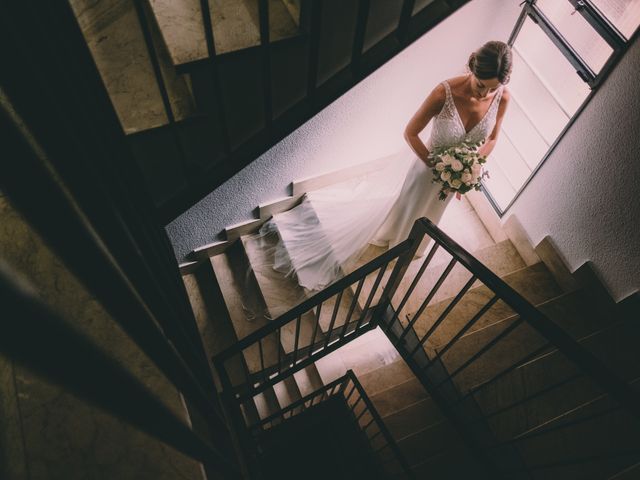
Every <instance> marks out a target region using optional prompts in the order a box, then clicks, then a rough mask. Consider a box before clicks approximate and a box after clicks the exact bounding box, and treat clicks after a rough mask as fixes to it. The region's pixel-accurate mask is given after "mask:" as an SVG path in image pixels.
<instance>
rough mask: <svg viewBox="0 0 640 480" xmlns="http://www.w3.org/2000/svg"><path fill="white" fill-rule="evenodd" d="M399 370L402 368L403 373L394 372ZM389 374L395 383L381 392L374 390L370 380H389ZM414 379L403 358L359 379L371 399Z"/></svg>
mask: <svg viewBox="0 0 640 480" xmlns="http://www.w3.org/2000/svg"><path fill="white" fill-rule="evenodd" d="M398 368H400V370H401V371H400V372H394V370H396V369H398ZM387 372H391V374H392V379H393V383H391V384H390V385H388V386H386V387H384V388H382V389H380V390H377V389H374V388H373V387H372V386H371V385H370V383H371V381H370V380H369V379H372V378H373V379H375V380H376V381H379V379H380V378H382V377H384V378H387ZM412 378H415V375H414V373H413V371H412V370H411V368H410V367H409V366H408V365H407V364H406V363H405V361H404V360H403V359H402V358H398V359H397V360H394V361H393V362H391V363H388V364H386V365H383V366H381V367H380V368H376V369H375V370H372V371H370V372H367V373H365V374H364V375H362V376H359V377H358V379H359V380H360V384H361V385H362V386H363V388H364V389H365V391H366V392H367V395H369V397H372V396H373V395H377V394H378V393H380V392H382V391H384V390H387V389H388V388H391V387H394V386H396V385H399V384H401V383H403V382H405V381H407V380H411V379H412Z"/></svg>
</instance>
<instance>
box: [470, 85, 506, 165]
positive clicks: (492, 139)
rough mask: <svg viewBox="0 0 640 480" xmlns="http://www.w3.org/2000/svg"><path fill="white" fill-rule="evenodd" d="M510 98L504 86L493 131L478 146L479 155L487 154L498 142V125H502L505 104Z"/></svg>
mask: <svg viewBox="0 0 640 480" xmlns="http://www.w3.org/2000/svg"><path fill="white" fill-rule="evenodd" d="M510 99H511V94H510V93H509V91H508V90H507V89H506V88H505V89H504V92H502V98H501V99H500V105H498V114H497V115H496V124H495V126H494V127H493V131H492V132H491V135H489V136H488V137H487V140H486V141H485V142H484V145H482V147H480V149H479V150H478V152H479V153H480V155H489V154H490V153H491V152H492V151H493V148H494V147H495V146H496V143H497V142H498V135H499V134H500V126H501V125H502V119H503V118H504V112H506V111H507V106H509V100H510Z"/></svg>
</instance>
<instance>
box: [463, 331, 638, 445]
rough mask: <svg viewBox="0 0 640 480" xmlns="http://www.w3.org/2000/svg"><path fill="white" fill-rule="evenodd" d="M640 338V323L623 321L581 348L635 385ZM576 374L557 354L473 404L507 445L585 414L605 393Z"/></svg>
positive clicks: (508, 377) (485, 391)
mask: <svg viewBox="0 0 640 480" xmlns="http://www.w3.org/2000/svg"><path fill="white" fill-rule="evenodd" d="M639 335H640V326H639V325H637V322H634V321H623V322H620V323H619V324H616V325H612V326H610V327H609V328H607V329H604V330H600V331H598V332H597V333H594V334H591V335H588V336H587V337H586V338H583V339H581V340H580V343H581V344H582V345H583V346H584V347H585V348H587V349H589V350H590V351H591V352H592V353H594V355H596V356H597V357H598V358H600V359H601V360H602V361H603V362H604V363H605V365H606V366H607V367H609V368H610V369H611V371H613V372H615V373H616V374H617V375H618V376H619V377H621V378H623V379H625V380H627V381H631V380H633V379H636V378H637V377H639V376H640V367H639V366H640V351H638V349H637V348H636V339H637V338H638V336H639ZM577 373H579V371H578V369H577V367H576V366H574V365H573V363H572V362H570V361H569V360H568V359H566V358H565V357H564V356H563V355H562V354H560V353H559V352H557V351H555V352H552V353H549V354H547V355H545V356H543V357H540V358H538V359H537V360H535V361H532V362H529V363H527V364H525V365H523V366H521V367H520V368H518V369H516V370H515V371H513V372H511V373H510V374H508V375H506V376H504V377H502V378H500V379H498V380H497V381H495V382H493V383H491V384H488V385H486V386H485V387H483V388H482V389H481V390H480V391H478V392H477V393H476V394H475V399H476V401H477V402H478V404H479V405H480V407H481V408H482V409H483V411H484V412H485V414H489V415H491V418H490V422H491V425H492V427H493V429H494V431H495V432H496V434H497V436H498V437H499V438H502V439H509V438H512V437H514V436H515V435H518V434H520V433H522V432H525V431H528V430H530V429H532V428H535V427H537V426H539V425H541V424H544V423H545V422H548V421H550V420H553V419H554V418H557V417H560V416H562V415H564V414H566V413H567V412H571V411H572V410H574V409H578V410H581V411H583V412H584V411H586V409H583V408H585V407H582V405H585V404H588V402H589V401H591V400H593V399H596V398H597V397H599V396H600V395H601V392H602V391H601V389H600V388H599V387H597V386H596V385H595V384H594V383H593V382H592V381H591V380H589V379H588V378H586V377H585V376H579V377H577V378H573V376H574V375H576V374H577ZM638 386H639V385H638V383H636V384H635V387H636V388H638Z"/></svg>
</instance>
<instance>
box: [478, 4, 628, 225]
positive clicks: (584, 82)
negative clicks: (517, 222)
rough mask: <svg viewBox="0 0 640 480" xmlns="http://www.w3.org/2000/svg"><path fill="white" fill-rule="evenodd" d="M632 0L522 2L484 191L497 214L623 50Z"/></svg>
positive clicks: (511, 39)
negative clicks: (506, 101)
mask: <svg viewBox="0 0 640 480" xmlns="http://www.w3.org/2000/svg"><path fill="white" fill-rule="evenodd" d="M639 24H640V0H527V1H526V2H525V3H524V6H523V11H522V14H521V15H520V18H519V19H518V22H517V24H516V26H515V28H514V30H513V33H512V35H511V38H510V40H509V43H510V45H511V46H512V48H513V57H514V58H513V61H514V66H513V74H512V77H511V82H510V83H509V90H510V92H511V100H512V101H511V104H510V106H509V110H508V111H507V113H506V115H505V119H504V122H503V124H502V131H501V133H500V135H501V138H500V141H499V142H498V144H497V145H496V148H495V150H494V151H493V153H492V155H491V157H492V158H491V162H490V164H489V168H488V170H489V174H490V177H489V178H488V179H485V180H484V186H485V192H486V194H487V196H488V197H489V199H490V200H491V201H492V203H493V205H494V207H495V208H496V210H497V211H498V213H499V214H503V213H504V212H505V211H506V210H507V208H509V206H510V205H511V204H512V203H513V201H514V200H515V198H516V197H517V196H518V194H519V193H520V192H521V191H522V189H523V188H524V186H525V185H526V183H527V182H528V181H529V179H530V178H531V177H532V176H533V175H534V174H535V172H536V169H537V168H538V167H539V166H540V165H541V164H542V162H543V161H544V159H545V158H546V157H547V156H548V154H549V152H550V151H551V149H552V148H553V146H554V145H555V143H556V142H557V141H558V139H559V138H560V137H561V136H562V135H563V133H564V131H565V130H566V129H567V127H568V125H569V124H570V123H571V121H572V119H573V118H574V117H575V116H576V115H577V114H578V113H579V111H580V109H581V107H582V106H583V105H584V104H585V102H586V101H588V97H589V95H590V93H591V91H592V90H594V89H596V88H597V87H598V85H600V83H601V82H602V80H603V79H604V78H605V76H606V75H607V74H608V73H609V72H610V71H611V69H612V68H613V65H614V63H615V61H616V60H617V59H618V58H619V57H620V56H621V55H622V54H623V53H624V51H625V50H626V48H627V47H628V44H629V41H630V39H631V38H632V37H633V36H634V35H635V32H636V30H637V28H638V25H639Z"/></svg>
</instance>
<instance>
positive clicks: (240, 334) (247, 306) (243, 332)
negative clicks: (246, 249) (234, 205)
mask: <svg viewBox="0 0 640 480" xmlns="http://www.w3.org/2000/svg"><path fill="white" fill-rule="evenodd" d="M210 262H211V265H212V267H213V271H214V273H215V276H216V279H217V281H218V285H219V286H220V290H221V292H222V295H223V297H224V303H225V305H226V307H227V311H228V315H229V317H230V319H231V323H232V325H233V328H234V330H235V333H236V336H237V338H238V340H241V339H243V338H244V337H246V336H247V335H250V334H251V333H253V332H255V331H256V330H258V329H259V328H261V327H263V326H265V325H269V323H270V321H271V320H270V319H269V318H268V315H265V312H266V306H265V305H264V301H263V300H262V297H261V294H260V291H259V289H258V286H257V284H256V283H255V279H254V278H253V276H252V275H251V273H250V269H249V265H248V262H247V260H246V258H245V256H244V253H243V250H242V245H241V244H240V243H239V242H235V243H234V244H233V245H231V246H230V247H229V248H228V249H227V250H226V251H225V252H224V253H222V254H220V255H216V256H214V257H211V259H210ZM278 348H279V345H278V343H277V339H276V338H275V336H273V335H272V336H269V337H267V338H264V339H263V341H262V354H263V357H262V359H261V358H260V348H259V346H258V345H253V346H251V347H249V348H247V349H245V350H244V351H243V355H244V359H245V362H246V364H247V368H248V369H249V371H250V372H257V371H260V370H261V369H262V365H263V364H264V365H265V367H266V366H269V365H273V364H275V363H276V362H277V358H278Z"/></svg>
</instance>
